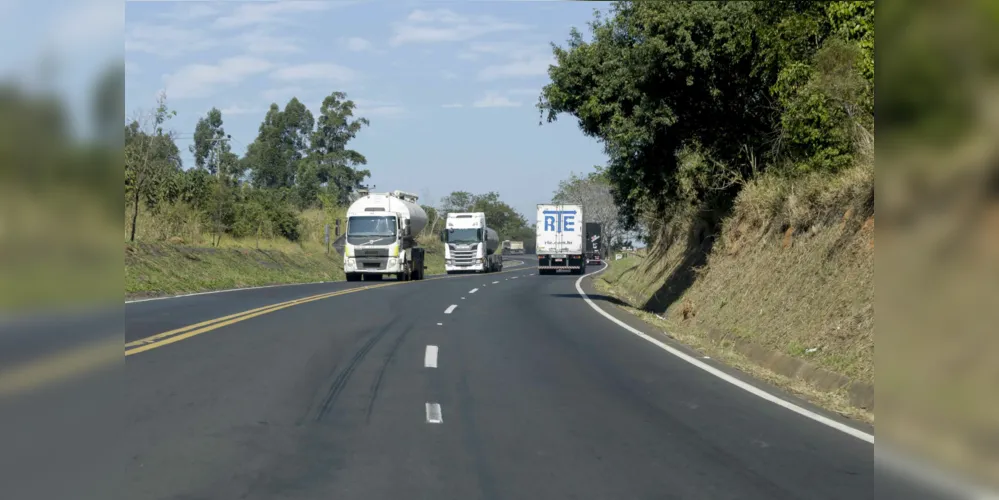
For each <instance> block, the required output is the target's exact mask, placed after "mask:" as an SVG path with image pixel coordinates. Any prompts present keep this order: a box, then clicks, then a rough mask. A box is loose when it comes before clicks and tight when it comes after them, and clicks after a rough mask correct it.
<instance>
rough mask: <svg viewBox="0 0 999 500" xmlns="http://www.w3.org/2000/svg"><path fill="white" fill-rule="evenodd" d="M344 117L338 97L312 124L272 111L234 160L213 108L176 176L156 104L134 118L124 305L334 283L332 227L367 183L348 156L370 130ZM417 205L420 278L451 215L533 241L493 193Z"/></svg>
mask: <svg viewBox="0 0 999 500" xmlns="http://www.w3.org/2000/svg"><path fill="white" fill-rule="evenodd" d="M354 109H355V105H354V103H353V102H352V101H351V100H350V99H348V98H347V96H346V94H344V93H342V92H332V93H330V95H329V96H327V97H326V98H325V99H324V100H323V103H322V105H321V107H320V109H319V110H318V114H317V115H313V113H312V111H310V110H309V109H307V108H306V107H305V105H303V104H302V103H301V101H299V100H298V99H297V98H292V99H291V100H289V101H288V103H286V104H285V106H284V107H283V108H282V107H280V106H278V105H277V104H276V103H275V104H271V106H270V109H269V110H268V111H267V113H266V115H265V116H264V117H263V121H262V122H261V124H260V128H259V133H258V135H257V137H256V139H255V140H254V141H253V142H252V143H250V144H249V145H248V146H247V148H246V151H245V152H244V154H243V155H242V156H239V155H237V154H236V153H234V152H233V151H232V143H231V140H230V137H229V135H228V134H227V133H226V131H225V123H224V120H223V116H222V112H221V111H220V110H219V109H217V108H212V109H211V110H210V111H208V113H207V114H206V115H205V116H204V117H202V118H201V119H199V120H198V122H197V125H196V126H195V128H194V131H193V139H194V141H193V144H192V145H191V146H190V153H191V155H192V156H193V158H194V164H193V165H184V164H183V161H182V155H181V152H180V149H179V148H178V146H177V137H178V134H179V132H178V131H177V130H176V129H175V128H174V127H173V126H172V125H173V123H172V121H171V119H172V118H173V117H174V116H175V115H176V113H175V112H174V111H172V110H171V109H170V107H169V105H168V102H167V99H166V95H165V94H161V95H160V96H159V99H158V102H157V103H156V106H155V107H154V108H153V109H149V110H139V111H137V112H136V113H135V114H134V115H133V117H132V118H131V119H129V120H128V121H127V124H126V126H125V293H126V296H139V295H161V294H174V293H181V292H197V291H203V290H213V289H222V288H231V287H243V286H258V285H268V284H278V283H297V282H311V281H328V280H341V279H343V266H342V256H341V255H339V252H338V251H337V250H336V245H335V244H334V243H335V240H336V239H337V235H336V229H335V228H336V223H337V221H340V224H341V225H340V228H341V234H342V232H343V231H345V230H346V220H345V215H346V210H347V207H348V206H349V205H350V203H351V202H352V201H353V200H355V199H356V198H357V196H358V195H359V194H360V193H362V192H363V191H365V190H367V189H368V186H367V185H366V184H365V181H366V179H368V178H369V177H370V175H371V172H370V170H368V169H366V168H365V166H366V165H367V159H366V158H365V156H364V155H363V154H362V153H360V152H358V151H355V150H353V149H350V147H349V144H350V142H351V141H352V140H353V139H354V138H355V137H356V136H357V134H358V133H361V132H362V130H363V129H364V128H366V127H368V126H369V125H370V121H369V120H367V119H366V118H363V117H357V116H355V115H354ZM388 189H390V190H392V189H401V190H403V191H406V190H407V188H406V186H391V187H389V188H388ZM423 203H426V204H425V205H423V208H424V210H426V212H427V215H428V218H429V223H428V225H427V227H426V228H425V229H424V230H423V232H422V234H420V235H419V236H418V240H419V241H420V242H421V243H422V244H423V245H424V246H425V247H426V248H427V266H428V268H429V269H428V270H427V273H428V274H434V273H441V272H443V271H444V257H443V250H442V249H441V248H440V245H441V243H440V239H439V232H440V230H441V229H442V228H443V225H444V224H443V220H442V219H443V218H444V217H446V214H447V213H448V212H449V211H454V210H462V211H465V210H468V211H471V210H474V211H484V212H486V213H487V217H488V220H489V221H490V223H491V224H496V227H497V230H498V232H499V233H500V235H501V237H503V238H508V239H517V238H524V237H525V235H527V234H533V232H532V231H531V230H530V228H528V226H527V223H526V221H525V219H524V217H523V216H522V215H521V214H519V213H517V212H516V211H515V210H513V209H512V208H511V207H510V206H509V205H507V204H506V203H504V202H502V201H501V200H500V199H499V194H498V193H485V194H479V195H473V194H471V193H465V192H456V193H452V194H451V195H449V196H447V197H445V198H444V199H443V200H441V201H440V206H439V207H437V206H435V205H436V204H435V203H434V202H433V201H432V200H423ZM327 226H328V227H329V233H330V237H329V240H330V241H329V242H327V240H326V227H327Z"/></svg>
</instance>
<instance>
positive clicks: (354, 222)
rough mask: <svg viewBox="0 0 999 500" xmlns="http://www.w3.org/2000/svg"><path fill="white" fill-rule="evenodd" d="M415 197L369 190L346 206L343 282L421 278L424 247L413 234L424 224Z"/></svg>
mask: <svg viewBox="0 0 999 500" xmlns="http://www.w3.org/2000/svg"><path fill="white" fill-rule="evenodd" d="M418 199H419V198H418V197H417V196H416V195H415V194H411V193H406V192H403V191H393V192H391V193H370V194H367V195H365V196H362V197H361V198H359V199H358V200H357V201H355V202H354V203H352V204H351V205H350V207H349V208H347V232H346V238H345V242H344V252H343V254H344V255H343V272H344V274H346V275H347V281H360V280H362V279H364V280H366V281H367V280H380V279H382V276H385V275H386V274H394V275H395V276H396V277H397V278H398V279H400V280H402V281H409V280H421V279H423V273H424V271H425V270H426V266H425V265H424V249H423V248H420V247H419V246H418V244H417V242H416V235H418V234H419V233H420V231H422V230H423V228H425V227H426V226H427V213H426V212H425V211H424V210H423V208H421V207H420V205H418V204H417V203H416V201H417V200H418Z"/></svg>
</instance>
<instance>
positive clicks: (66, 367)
mask: <svg viewBox="0 0 999 500" xmlns="http://www.w3.org/2000/svg"><path fill="white" fill-rule="evenodd" d="M120 346H121V337H120V336H113V337H110V338H108V339H104V340H100V341H96V342H90V343H88V344H85V345H83V346H80V347H76V348H74V349H66V350H63V351H61V352H57V353H55V354H51V355H48V356H43V357H41V358H40V359H34V360H31V361H27V362H24V363H21V364H19V365H14V366H12V367H9V368H6V369H4V370H2V371H0V397H5V396H13V395H15V394H19V393H22V392H24V391H28V390H31V389H36V388H38V387H40V386H43V385H45V384H49V383H52V382H56V381H58V380H60V379H65V378H70V377H74V376H79V375H81V374H83V373H86V372H90V371H93V370H96V369H99V368H101V367H103V366H110V365H112V364H114V363H115V362H116V361H117V362H119V363H120V362H121V351H120V350H119V349H121V347H120Z"/></svg>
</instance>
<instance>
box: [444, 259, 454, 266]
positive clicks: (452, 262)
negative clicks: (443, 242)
mask: <svg viewBox="0 0 999 500" xmlns="http://www.w3.org/2000/svg"><path fill="white" fill-rule="evenodd" d="M444 263H445V264H447V265H449V266H450V265H451V264H454V261H453V260H451V259H444Z"/></svg>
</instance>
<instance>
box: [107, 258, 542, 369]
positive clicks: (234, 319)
mask: <svg viewBox="0 0 999 500" xmlns="http://www.w3.org/2000/svg"><path fill="white" fill-rule="evenodd" d="M514 267H518V266H514ZM517 271H523V268H521V269H510V270H507V271H500V272H499V273H495V274H503V273H512V272H517ZM467 276H475V275H467ZM480 276H482V275H480ZM485 276H488V275H485ZM458 277H462V276H440V277H435V278H429V279H427V280H418V281H393V282H389V283H382V284H378V285H369V286H362V287H357V288H348V289H346V290H339V291H336V292H329V293H321V294H319V295H312V296H309V297H302V298H300V299H295V300H289V301H287V302H280V303H277V304H271V305H269V306H263V307H258V308H256V309H250V310H249V311H243V312H239V313H236V314H230V315H228V316H223V317H221V318H215V319H210V320H208V321H202V322H201V323H196V324H193V325H188V326H185V327H183V328H177V329H176V330H170V331H169V332H163V333H158V334H156V335H153V336H151V337H146V338H144V339H139V340H133V341H132V342H129V343H127V344H125V356H131V355H133V354H139V353H140V352H145V351H148V350H150V349H156V348H157V347H162V346H165V345H169V344H172V343H174V342H180V341H181V340H184V339H189V338H191V337H194V336H196V335H201V334H202V333H205V332H210V331H212V330H215V329H218V328H222V327H223V326H228V325H231V324H233V323H239V322H240V321H246V320H248V319H251V318H256V317H257V316H261V315H264V314H268V313H272V312H274V311H278V310H281V309H285V308H288V307H292V306H297V305H299V304H305V303H308V302H313V301H316V300H323V299H328V298H330V297H336V296H339V295H347V294H349V293H355V292H360V291H364V290H371V289H374V288H383V287H386V286H394V285H405V284H407V283H421V282H423V281H434V280H438V279H448V278H458Z"/></svg>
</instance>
